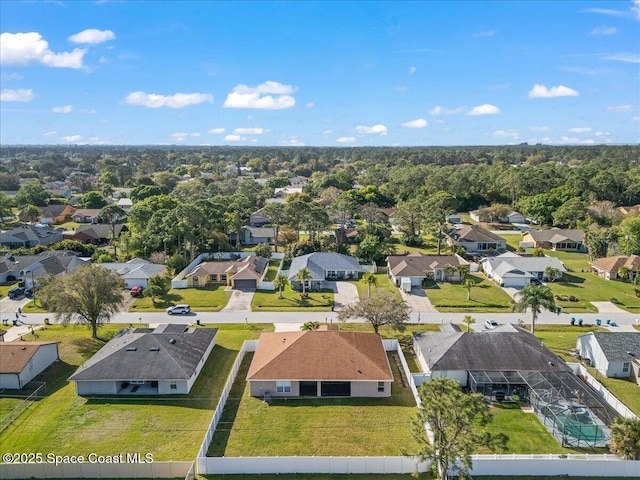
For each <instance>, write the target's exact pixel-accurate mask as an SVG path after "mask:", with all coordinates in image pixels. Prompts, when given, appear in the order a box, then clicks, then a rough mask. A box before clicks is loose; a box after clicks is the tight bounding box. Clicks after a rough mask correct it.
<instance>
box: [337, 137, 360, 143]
mask: <svg viewBox="0 0 640 480" xmlns="http://www.w3.org/2000/svg"><path fill="white" fill-rule="evenodd" d="M355 141H356V137H340V138H338V139H336V142H338V143H353V142H355Z"/></svg>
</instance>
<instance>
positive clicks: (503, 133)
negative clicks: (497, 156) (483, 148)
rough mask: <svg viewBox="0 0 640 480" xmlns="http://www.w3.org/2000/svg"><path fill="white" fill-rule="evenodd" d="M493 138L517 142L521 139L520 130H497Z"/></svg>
mask: <svg viewBox="0 0 640 480" xmlns="http://www.w3.org/2000/svg"><path fill="white" fill-rule="evenodd" d="M493 136H494V137H498V138H513V139H514V140H517V139H518V138H520V130H517V129H514V130H496V131H495V132H493Z"/></svg>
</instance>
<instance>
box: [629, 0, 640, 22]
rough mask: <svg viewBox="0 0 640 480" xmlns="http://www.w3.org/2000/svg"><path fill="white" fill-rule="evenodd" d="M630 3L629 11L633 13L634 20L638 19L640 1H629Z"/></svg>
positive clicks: (639, 16) (639, 15)
mask: <svg viewBox="0 0 640 480" xmlns="http://www.w3.org/2000/svg"><path fill="white" fill-rule="evenodd" d="M631 1H632V2H633V6H632V7H631V11H632V12H633V13H635V16H636V18H640V0H631Z"/></svg>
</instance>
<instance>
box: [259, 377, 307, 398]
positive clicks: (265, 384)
mask: <svg viewBox="0 0 640 480" xmlns="http://www.w3.org/2000/svg"><path fill="white" fill-rule="evenodd" d="M265 392H271V396H272V397H298V396H300V382H291V392H286V393H285V392H280V393H278V392H276V382H275V381H266V380H265V381H258V380H252V381H250V382H249V395H251V396H252V397H258V398H261V397H262V396H263V395H264V393H265Z"/></svg>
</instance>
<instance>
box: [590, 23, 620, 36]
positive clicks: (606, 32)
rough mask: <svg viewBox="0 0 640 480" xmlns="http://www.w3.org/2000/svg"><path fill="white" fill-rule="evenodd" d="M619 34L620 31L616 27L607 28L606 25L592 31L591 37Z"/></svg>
mask: <svg viewBox="0 0 640 480" xmlns="http://www.w3.org/2000/svg"><path fill="white" fill-rule="evenodd" d="M616 33H618V29H617V28H616V27H607V26H606V25H600V26H599V27H596V28H594V29H593V30H591V33H590V35H615V34H616Z"/></svg>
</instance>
